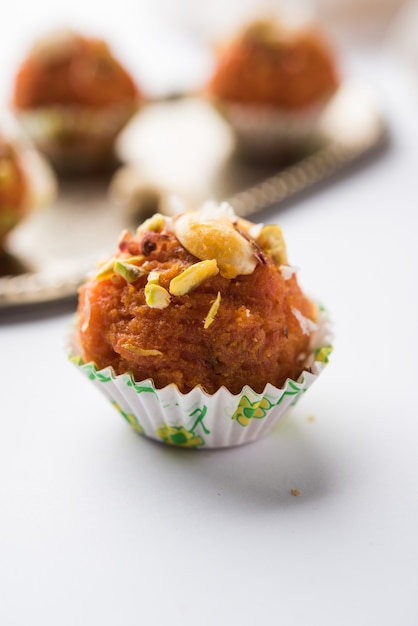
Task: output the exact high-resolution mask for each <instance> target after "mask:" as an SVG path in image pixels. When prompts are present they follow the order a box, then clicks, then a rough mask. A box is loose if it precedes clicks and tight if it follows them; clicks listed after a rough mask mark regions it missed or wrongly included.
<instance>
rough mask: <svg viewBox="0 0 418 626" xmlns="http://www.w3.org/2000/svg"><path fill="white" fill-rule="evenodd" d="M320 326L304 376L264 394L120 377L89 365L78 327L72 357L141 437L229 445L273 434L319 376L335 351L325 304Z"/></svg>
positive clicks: (185, 443) (196, 444) (320, 312)
mask: <svg viewBox="0 0 418 626" xmlns="http://www.w3.org/2000/svg"><path fill="white" fill-rule="evenodd" d="M317 324H318V329H317V331H316V332H315V334H314V336H313V337H312V348H311V353H310V354H309V356H308V358H307V361H306V369H305V370H304V371H303V372H302V374H301V375H300V376H299V378H298V380H297V381H293V380H290V379H288V380H287V381H286V383H285V384H284V385H283V387H282V388H280V389H278V388H277V387H274V386H273V385H271V384H267V385H266V387H265V389H264V390H263V392H262V393H256V392H255V391H253V390H252V389H251V388H250V387H248V386H246V387H244V388H243V389H242V391H241V393H239V394H235V395H234V394H232V393H230V392H229V391H228V390H227V389H226V388H224V387H222V388H220V389H219V390H218V391H217V392H216V393H214V394H212V395H209V394H207V393H206V392H205V391H203V389H201V388H200V387H195V388H194V389H192V391H190V392H189V393H187V394H183V393H181V392H180V391H179V390H178V388H177V387H176V386H175V385H168V386H167V387H164V388H163V389H156V388H155V386H154V384H153V381H152V380H150V379H147V380H143V381H140V382H137V381H135V380H133V378H132V375H131V374H122V375H116V374H115V372H114V371H113V369H112V368H111V367H106V368H104V369H100V370H99V369H97V367H96V366H95V364H94V363H83V360H82V358H81V357H80V356H79V349H78V347H77V331H76V330H74V331H73V332H72V336H71V339H70V360H71V361H72V362H73V363H74V364H75V365H76V366H77V367H78V368H79V369H80V371H81V372H82V373H83V374H84V375H85V376H87V377H88V378H89V380H90V381H91V382H92V383H93V384H94V385H95V387H97V388H98V389H99V390H100V391H101V392H102V393H103V394H104V395H105V396H106V397H107V398H108V400H109V401H110V402H111V404H112V405H113V406H114V408H115V409H116V410H117V411H118V412H119V413H120V414H121V415H122V417H124V418H125V420H126V421H127V422H128V424H129V425H130V426H131V427H132V428H133V429H134V430H135V431H136V432H138V433H140V434H141V435H144V436H145V437H149V438H150V439H154V440H156V441H160V442H163V443H166V444H169V445H173V446H179V447H183V448H198V449H200V448H226V447H232V446H238V445H242V444H246V443H250V442H252V441H255V440H257V439H260V438H261V437H264V436H265V435H267V434H268V433H269V432H270V431H271V430H272V429H273V428H274V427H275V426H276V424H277V423H278V422H279V420H280V419H281V418H282V417H283V416H284V415H285V413H286V411H287V410H288V409H289V407H291V406H294V405H295V404H296V402H297V401H298V400H299V398H300V397H301V396H302V395H303V394H304V393H305V392H306V391H307V389H308V388H309V387H310V386H311V385H312V384H313V383H314V382H315V381H316V380H317V378H318V376H319V375H320V374H321V372H322V371H323V369H324V367H325V366H326V365H327V363H328V357H329V355H330V353H331V351H332V345H331V341H332V333H331V323H330V320H329V317H328V315H327V313H326V311H325V309H323V308H322V307H320V308H319V310H318V319H317Z"/></svg>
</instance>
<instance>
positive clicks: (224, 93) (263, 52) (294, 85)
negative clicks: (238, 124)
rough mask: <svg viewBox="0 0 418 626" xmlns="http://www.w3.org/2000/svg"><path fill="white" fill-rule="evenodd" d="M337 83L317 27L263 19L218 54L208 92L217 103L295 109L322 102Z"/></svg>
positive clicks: (335, 74) (253, 24)
mask: <svg viewBox="0 0 418 626" xmlns="http://www.w3.org/2000/svg"><path fill="white" fill-rule="evenodd" d="M338 84H339V77H338V72H337V69H336V63H335V60H334V54H333V52H332V50H331V48H330V46H329V45H328V43H327V41H326V40H325V38H324V36H323V35H322V33H320V32H319V31H318V29H315V28H313V27H309V28H308V27H306V28H303V29H302V28H300V29H299V30H289V29H288V28H286V27H284V26H283V25H281V24H280V23H278V22H276V21H273V20H265V21H259V22H254V23H252V24H250V25H249V26H248V27H247V28H246V29H245V30H244V31H243V32H242V33H240V34H239V35H238V36H237V37H236V38H235V39H234V40H233V41H231V42H229V44H228V45H226V46H225V47H224V49H223V50H222V51H220V53H219V56H218V60H217V65H216V68H215V71H214V73H213V76H212V78H211V80H210V82H209V85H208V92H209V94H211V95H212V96H213V97H215V98H217V99H219V100H221V101H222V100H224V101H227V102H240V103H252V104H262V105H274V106H277V107H280V108H284V109H298V108H303V107H306V106H310V105H312V104H315V103H317V102H318V101H321V100H323V99H326V98H327V97H329V96H330V95H331V94H332V93H333V92H334V91H335V90H336V88H337V87H338Z"/></svg>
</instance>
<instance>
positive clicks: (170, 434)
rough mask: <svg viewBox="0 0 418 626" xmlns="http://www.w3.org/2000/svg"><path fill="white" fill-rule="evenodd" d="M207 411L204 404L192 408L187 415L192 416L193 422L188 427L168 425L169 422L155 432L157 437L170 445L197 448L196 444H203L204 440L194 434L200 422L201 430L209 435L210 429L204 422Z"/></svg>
mask: <svg viewBox="0 0 418 626" xmlns="http://www.w3.org/2000/svg"><path fill="white" fill-rule="evenodd" d="M207 411H208V408H207V406H206V405H205V404H204V405H203V408H201V409H199V408H197V409H194V411H192V412H191V413H189V417H191V418H193V423H192V425H191V426H190V428H185V427H184V426H170V425H169V424H163V426H161V427H160V428H158V429H157V430H156V432H155V434H156V435H157V437H158V438H159V439H161V440H162V441H164V442H165V443H168V444H170V445H172V446H181V447H183V448H197V447H198V446H204V445H205V440H204V439H203V437H201V436H200V435H196V434H195V432H194V431H195V429H196V428H197V426H198V425H199V424H200V426H201V428H202V430H203V432H204V433H205V434H206V435H210V430H209V429H208V428H207V427H206V426H205V424H204V421H203V420H204V418H205V415H206V413H207Z"/></svg>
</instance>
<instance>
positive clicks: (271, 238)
mask: <svg viewBox="0 0 418 626" xmlns="http://www.w3.org/2000/svg"><path fill="white" fill-rule="evenodd" d="M257 243H258V245H259V246H260V247H261V248H262V249H263V250H264V251H265V252H267V253H268V254H270V255H271V256H272V257H273V259H274V260H275V261H276V263H278V264H279V265H287V253H286V244H285V242H284V239H283V233H282V229H281V228H280V226H277V225H276V224H267V225H266V226H263V228H262V229H261V231H260V233H259V235H258V237H257Z"/></svg>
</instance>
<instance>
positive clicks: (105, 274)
mask: <svg viewBox="0 0 418 626" xmlns="http://www.w3.org/2000/svg"><path fill="white" fill-rule="evenodd" d="M114 265H115V259H113V258H112V259H109V260H108V261H106V262H105V263H103V265H101V267H100V268H99V271H98V272H97V274H96V276H95V278H96V279H97V280H107V279H108V278H110V277H111V276H113V275H114V273H115V270H114Z"/></svg>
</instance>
